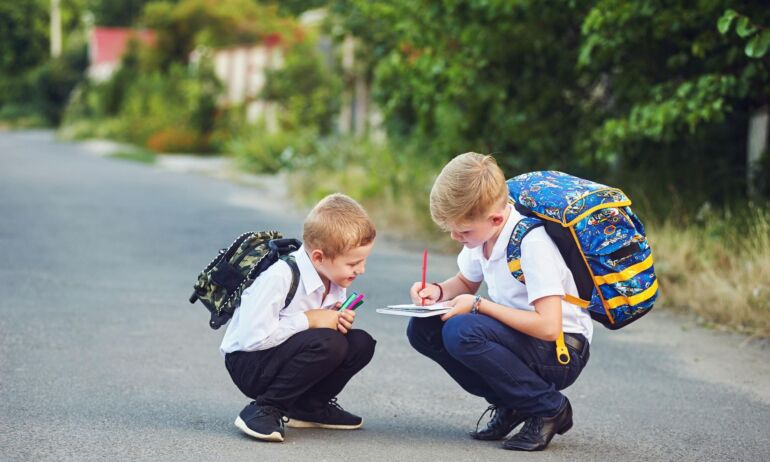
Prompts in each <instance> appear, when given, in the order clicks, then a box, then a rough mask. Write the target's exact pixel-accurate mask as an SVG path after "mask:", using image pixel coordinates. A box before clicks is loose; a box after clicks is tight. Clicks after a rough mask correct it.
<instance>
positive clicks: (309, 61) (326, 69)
mask: <svg viewBox="0 0 770 462" xmlns="http://www.w3.org/2000/svg"><path fill="white" fill-rule="evenodd" d="M266 78H267V82H266V84H265V88H264V90H263V93H262V96H263V97H264V98H266V99H268V100H270V101H274V102H276V103H278V104H279V105H280V107H281V111H280V112H279V116H278V117H279V123H280V125H281V128H282V129H284V130H289V131H295V130H299V129H303V128H310V129H313V130H317V131H318V133H319V134H328V133H330V132H331V131H332V130H333V128H334V121H335V117H336V116H337V114H338V113H339V109H340V100H341V89H342V82H341V80H340V78H339V77H338V74H337V73H335V71H334V69H331V68H330V66H329V65H328V64H327V63H326V62H325V61H324V59H323V56H321V54H320V52H319V51H318V47H317V44H316V42H315V41H314V40H312V39H310V38H305V39H304V40H303V41H300V42H297V43H296V44H293V45H290V46H288V47H286V48H285V57H284V63H283V66H282V67H281V68H280V69H276V70H271V71H268V72H267V75H266Z"/></svg>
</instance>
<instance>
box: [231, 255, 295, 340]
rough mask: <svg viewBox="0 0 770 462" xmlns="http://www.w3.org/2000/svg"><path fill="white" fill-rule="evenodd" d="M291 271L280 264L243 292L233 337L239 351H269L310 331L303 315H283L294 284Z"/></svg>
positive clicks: (271, 268)
mask: <svg viewBox="0 0 770 462" xmlns="http://www.w3.org/2000/svg"><path fill="white" fill-rule="evenodd" d="M291 277H292V276H291V269H289V267H288V265H286V264H285V263H283V262H277V263H276V264H274V265H273V266H271V267H270V268H269V269H268V270H267V271H265V272H264V273H262V274H261V275H260V276H259V277H258V278H257V280H256V281H254V283H253V284H252V285H251V286H250V287H249V288H247V289H246V290H244V291H243V295H242V296H241V305H240V306H239V307H238V309H237V310H236V315H237V316H238V317H239V319H238V323H237V326H236V330H235V332H233V333H232V334H233V337H234V338H235V339H237V343H238V344H239V347H240V348H239V349H240V351H256V350H266V349H268V348H272V347H274V346H277V345H280V344H281V343H283V342H284V341H285V340H286V339H288V338H289V337H291V336H292V335H294V334H296V333H297V332H301V331H303V330H306V329H307V328H308V319H307V316H305V314H304V313H301V312H300V313H292V314H291V315H283V314H282V313H281V311H282V310H283V308H284V306H283V304H284V303H285V302H286V295H287V294H288V293H289V287H290V285H291Z"/></svg>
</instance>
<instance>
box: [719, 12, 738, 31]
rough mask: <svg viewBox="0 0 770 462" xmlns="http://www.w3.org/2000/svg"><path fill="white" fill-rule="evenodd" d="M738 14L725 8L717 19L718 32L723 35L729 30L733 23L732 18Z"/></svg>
mask: <svg viewBox="0 0 770 462" xmlns="http://www.w3.org/2000/svg"><path fill="white" fill-rule="evenodd" d="M736 16H738V13H737V12H736V11H735V10H726V11H725V12H724V14H723V15H722V17H721V18H719V20H718V21H717V29H719V33H720V34H722V35H724V34H726V33H727V32H728V31H729V30H730V26H731V25H732V24H733V20H734V19H735V18H736Z"/></svg>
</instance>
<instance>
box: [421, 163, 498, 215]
mask: <svg viewBox="0 0 770 462" xmlns="http://www.w3.org/2000/svg"><path fill="white" fill-rule="evenodd" d="M507 201H508V187H507V186H506V184H505V175H503V171H502V170H501V169H500V167H499V166H498V165H497V161H496V160H495V158H494V157H492V156H487V155H484V154H479V153H476V152H466V153H465V154H460V155H458V156H456V157H455V158H454V159H452V160H451V161H449V163H448V164H446V165H445V166H444V168H443V169H442V170H441V173H440V174H439V175H438V178H436V182H435V183H433V189H431V191H430V214H431V217H432V218H433V221H434V222H436V224H438V225H439V226H441V227H442V228H444V229H447V228H449V227H450V226H451V225H458V224H463V223H468V222H471V221H475V220H479V219H482V218H486V216H487V215H488V214H489V213H491V212H494V211H496V210H499V209H502V208H503V207H505V204H506V202H507Z"/></svg>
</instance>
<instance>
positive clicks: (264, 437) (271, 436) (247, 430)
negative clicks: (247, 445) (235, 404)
mask: <svg viewBox="0 0 770 462" xmlns="http://www.w3.org/2000/svg"><path fill="white" fill-rule="evenodd" d="M235 426H236V427H238V428H239V429H240V430H241V431H242V432H243V433H245V434H247V435H249V436H253V437H254V438H256V439H258V440H262V441H277V442H282V441H283V435H281V434H280V433H279V432H273V433H271V434H269V435H263V434H262V433H257V432H255V431H254V430H252V429H250V428H249V427H248V426H247V425H246V422H244V421H243V419H241V416H238V417H236V418H235Z"/></svg>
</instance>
